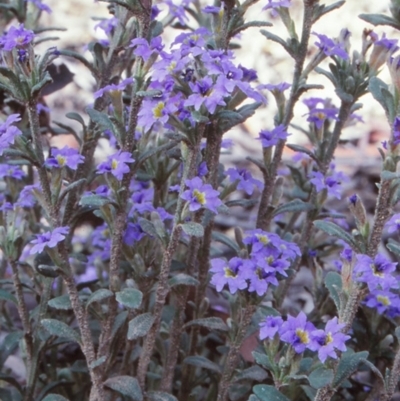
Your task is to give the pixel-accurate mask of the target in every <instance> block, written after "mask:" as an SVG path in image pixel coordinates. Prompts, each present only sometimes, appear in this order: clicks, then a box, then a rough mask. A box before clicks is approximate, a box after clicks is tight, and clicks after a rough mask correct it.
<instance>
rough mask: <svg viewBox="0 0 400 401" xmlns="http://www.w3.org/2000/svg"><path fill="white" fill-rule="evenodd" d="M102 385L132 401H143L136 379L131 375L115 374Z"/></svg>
mask: <svg viewBox="0 0 400 401" xmlns="http://www.w3.org/2000/svg"><path fill="white" fill-rule="evenodd" d="M104 385H105V386H106V387H108V388H110V389H111V390H114V391H116V392H117V393H120V394H122V395H123V396H124V397H129V398H130V399H131V400H134V401H143V394H142V390H140V386H139V383H138V381H137V379H135V378H134V377H131V376H115V377H111V378H109V379H107V380H106V381H105V382H104Z"/></svg>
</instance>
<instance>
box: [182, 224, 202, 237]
mask: <svg viewBox="0 0 400 401" xmlns="http://www.w3.org/2000/svg"><path fill="white" fill-rule="evenodd" d="M182 230H183V231H184V232H185V233H186V234H187V235H190V236H191V237H199V238H201V237H203V236H204V227H203V226H202V225H201V224H199V223H194V222H190V223H185V224H182Z"/></svg>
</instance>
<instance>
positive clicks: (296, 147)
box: [286, 125, 315, 159]
mask: <svg viewBox="0 0 400 401" xmlns="http://www.w3.org/2000/svg"><path fill="white" fill-rule="evenodd" d="M293 126H294V125H293ZM286 146H287V147H288V148H289V149H292V150H294V151H295V152H300V153H305V154H306V155H308V156H310V157H311V158H312V159H315V155H314V153H313V152H312V151H311V150H309V149H307V148H305V147H304V146H300V145H295V144H293V143H287V144H286Z"/></svg>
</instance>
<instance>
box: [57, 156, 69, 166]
mask: <svg viewBox="0 0 400 401" xmlns="http://www.w3.org/2000/svg"><path fill="white" fill-rule="evenodd" d="M56 159H57V161H58V164H59V165H60V166H65V163H66V162H67V159H66V158H65V157H64V156H61V155H57V156H56Z"/></svg>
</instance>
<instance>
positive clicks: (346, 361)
mask: <svg viewBox="0 0 400 401" xmlns="http://www.w3.org/2000/svg"><path fill="white" fill-rule="evenodd" d="M367 358H368V351H361V352H356V353H352V354H344V355H343V356H342V358H341V359H340V361H339V365H338V367H337V371H336V375H335V379H334V380H333V383H332V387H335V388H336V387H339V386H340V384H341V383H342V382H343V381H345V380H346V379H347V378H348V377H349V376H350V375H351V374H353V373H354V372H355V371H356V370H357V368H358V365H359V364H360V363H361V362H363V360H364V359H367Z"/></svg>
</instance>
